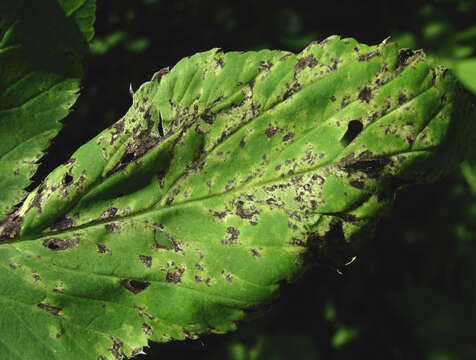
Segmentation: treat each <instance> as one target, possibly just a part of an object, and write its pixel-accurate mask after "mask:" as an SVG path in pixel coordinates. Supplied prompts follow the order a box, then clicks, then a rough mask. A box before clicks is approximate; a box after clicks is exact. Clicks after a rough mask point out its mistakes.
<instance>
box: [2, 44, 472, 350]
mask: <svg viewBox="0 0 476 360" xmlns="http://www.w3.org/2000/svg"><path fill="white" fill-rule="evenodd" d="M466 109H467V104H466V97H465V96H464V94H463V93H462V92H461V91H460V87H459V85H458V84H457V82H456V80H455V79H454V77H453V76H452V74H451V73H450V72H448V71H447V70H446V69H444V68H442V67H433V66H432V65H431V64H429V63H428V61H427V60H426V58H425V56H424V54H423V53H422V52H412V51H410V50H400V51H399V50H398V49H397V48H396V46H395V45H394V44H392V43H388V42H383V43H382V44H380V45H378V46H367V45H363V44H359V43H357V42H356V41H355V40H353V39H343V40H341V39H340V38H339V37H337V36H334V37H330V38H328V39H326V40H324V41H323V42H321V43H312V44H311V45H309V46H308V47H307V48H306V49H304V50H303V51H302V52H301V53H299V54H297V55H295V54H292V53H288V52H283V51H269V50H263V51H259V52H247V53H238V52H231V53H222V52H220V51H218V50H217V49H214V50H210V51H207V52H204V53H199V54H196V55H194V56H191V57H189V58H185V59H183V60H182V61H180V62H179V63H178V64H177V65H176V66H175V67H174V68H173V69H172V70H169V69H162V70H161V71H159V72H158V73H156V74H155V75H154V76H153V78H152V80H151V81H150V82H147V83H145V84H144V85H143V86H142V87H141V88H140V89H139V90H138V91H137V92H136V93H135V95H134V101H133V105H132V107H131V108H130V109H129V111H128V112H127V114H126V115H125V116H124V117H123V118H122V119H120V120H119V121H118V122H117V123H116V124H114V125H113V126H111V127H110V128H109V129H107V130H105V131H104V132H102V133H101V134H99V135H98V136H97V137H96V138H94V139H93V140H91V141H90V142H88V143H87V144H85V145H84V146H82V147H81V148H79V149H78V150H77V151H76V152H75V153H74V154H73V156H72V157H71V159H70V160H69V161H68V162H67V163H65V164H63V165H61V166H59V167H58V168H57V169H56V170H54V171H53V172H52V173H51V174H50V175H49V176H48V177H47V178H46V180H45V181H44V183H43V184H41V185H40V186H39V187H38V188H37V189H36V190H35V191H33V192H32V193H31V194H30V195H29V196H28V197H27V199H26V200H25V202H24V203H23V204H22V206H21V208H19V209H18V210H17V211H16V212H15V213H14V214H12V215H11V216H9V217H8V218H6V219H5V220H4V221H3V224H2V227H1V228H0V234H1V237H2V239H3V240H4V243H3V244H2V245H1V246H0V257H1V259H2V264H3V265H2V266H3V267H4V271H3V272H2V274H3V275H2V281H0V302H1V303H2V306H3V307H4V308H7V309H8V311H4V312H3V315H2V318H1V320H0V321H1V326H0V328H1V329H3V330H2V331H3V333H2V336H1V337H2V342H0V347H1V350H2V351H4V353H11V354H12V358H15V357H17V358H28V357H29V356H30V357H31V356H32V354H33V353H35V354H38V353H40V354H42V355H41V356H37V358H39V359H42V358H45V359H46V358H48V359H51V358H55V359H56V358H57V359H65V358H67V359H120V358H122V356H123V355H127V356H130V355H131V354H137V353H139V352H140V351H141V349H142V347H143V346H146V345H147V340H148V339H151V340H153V341H161V342H164V341H169V340H171V339H179V340H181V339H185V338H196V337H197V336H198V335H200V334H202V333H206V332H212V333H224V332H227V331H230V330H233V329H235V328H236V326H237V322H238V321H240V320H242V319H243V318H244V317H245V316H246V314H247V313H249V312H250V311H255V310H257V309H260V308H261V307H262V306H263V305H266V304H269V303H271V302H273V301H275V300H276V299H277V296H278V292H279V286H280V284H281V283H282V282H283V281H292V280H293V279H294V278H295V277H296V276H297V275H299V273H301V272H302V271H303V270H304V269H305V268H306V267H308V266H310V265H312V264H316V263H317V264H320V263H322V262H328V263H331V264H332V265H333V266H336V267H341V266H344V264H345V263H349V262H350V259H351V258H352V257H353V256H354V255H356V248H357V247H358V242H357V239H359V238H361V237H362V236H364V235H365V234H367V233H368V232H369V231H370V230H371V229H372V227H373V226H374V224H375V223H376V222H377V221H378V219H379V218H380V217H381V216H383V215H384V214H385V213H387V212H388V210H389V209H390V207H391V205H392V203H393V200H394V196H395V191H396V189H397V188H399V187H401V186H403V185H405V184H408V183H412V182H416V181H418V182H421V181H427V180H432V179H435V178H436V177H438V176H439V175H441V174H442V173H444V172H445V171H448V169H450V168H451V167H452V166H454V165H456V164H457V161H458V159H459V157H460V156H461V152H462V151H463V150H464V146H463V142H461V140H464V136H463V135H464V131H465V129H466V128H467V125H466V123H465V121H464V117H463V115H465V114H466V112H467V110H466ZM455 144H459V145H455ZM448 148H450V149H451V150H450V151H448ZM6 324H15V331H9V332H8V331H7V330H6V329H7V327H6ZM9 329H11V328H9ZM33 329H34V330H33ZM29 332H30V333H29ZM32 332H33V333H32ZM13 334H24V335H22V336H24V337H21V336H20V337H18V335H13ZM26 337H28V339H29V340H30V341H27V339H26ZM32 337H34V340H33V341H32V340H31V338H32ZM24 343H28V346H27V347H25V346H23V345H22V344H24ZM16 349H21V353H19V352H18V350H16ZM15 351H17V353H15Z"/></svg>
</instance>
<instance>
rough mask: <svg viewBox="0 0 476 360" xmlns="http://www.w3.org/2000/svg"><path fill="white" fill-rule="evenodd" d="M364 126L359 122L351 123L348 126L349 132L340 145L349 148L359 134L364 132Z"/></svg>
mask: <svg viewBox="0 0 476 360" xmlns="http://www.w3.org/2000/svg"><path fill="white" fill-rule="evenodd" d="M363 128H364V126H363V125H362V123H361V122H360V121H359V120H352V121H350V122H349V124H348V125H347V131H346V132H345V134H344V136H343V137H342V139H341V140H340V143H341V144H342V146H347V145H349V144H350V143H351V142H352V141H354V139H355V138H356V137H357V136H359V134H360V133H361V132H362V129H363Z"/></svg>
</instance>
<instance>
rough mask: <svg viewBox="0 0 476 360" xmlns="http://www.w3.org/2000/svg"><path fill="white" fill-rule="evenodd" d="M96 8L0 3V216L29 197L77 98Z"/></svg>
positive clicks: (79, 3)
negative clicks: (45, 154)
mask: <svg viewBox="0 0 476 360" xmlns="http://www.w3.org/2000/svg"><path fill="white" fill-rule="evenodd" d="M94 10H95V1H94V0H69V1H66V0H63V1H55V0H46V1H24V0H14V1H13V0H3V1H2V2H1V4H0V14H1V17H0V29H1V30H0V187H1V189H2V191H1V193H0V218H3V217H5V216H6V215H7V214H8V213H10V212H11V211H12V210H13V207H14V206H15V205H17V204H19V203H20V202H21V201H22V200H23V198H24V197H25V196H26V192H25V191H24V190H23V189H24V188H25V187H27V186H28V185H29V184H30V178H31V176H32V175H33V174H34V172H35V171H36V169H37V167H38V160H39V159H40V158H41V157H42V156H43V151H44V150H45V149H46V148H47V147H48V145H49V144H50V141H51V139H52V138H53V137H54V136H55V135H56V134H57V133H58V131H59V130H60V128H61V123H60V120H62V119H63V118H64V117H65V116H66V115H67V114H68V111H69V108H70V107H71V106H72V105H73V104H74V102H75V101H76V99H77V97H78V91H79V80H80V77H81V64H80V61H81V58H82V56H83V55H84V53H85V52H86V51H87V49H88V43H87V41H88V40H90V39H91V38H92V35H93V28H92V24H93V21H94Z"/></svg>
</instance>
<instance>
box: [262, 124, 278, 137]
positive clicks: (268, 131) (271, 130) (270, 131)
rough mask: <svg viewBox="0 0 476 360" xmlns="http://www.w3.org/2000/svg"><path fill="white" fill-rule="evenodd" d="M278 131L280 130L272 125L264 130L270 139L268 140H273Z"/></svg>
mask: <svg viewBox="0 0 476 360" xmlns="http://www.w3.org/2000/svg"><path fill="white" fill-rule="evenodd" d="M276 131H278V129H277V128H276V127H274V126H272V125H269V126H268V127H267V128H266V129H265V130H264V134H265V135H266V136H267V137H268V138H272V137H273V136H274V134H276Z"/></svg>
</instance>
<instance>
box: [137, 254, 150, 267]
mask: <svg viewBox="0 0 476 360" xmlns="http://www.w3.org/2000/svg"><path fill="white" fill-rule="evenodd" d="M139 259H140V261H141V262H142V263H143V264H144V265H145V266H147V267H148V268H150V267H151V266H152V256H147V255H139Z"/></svg>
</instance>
